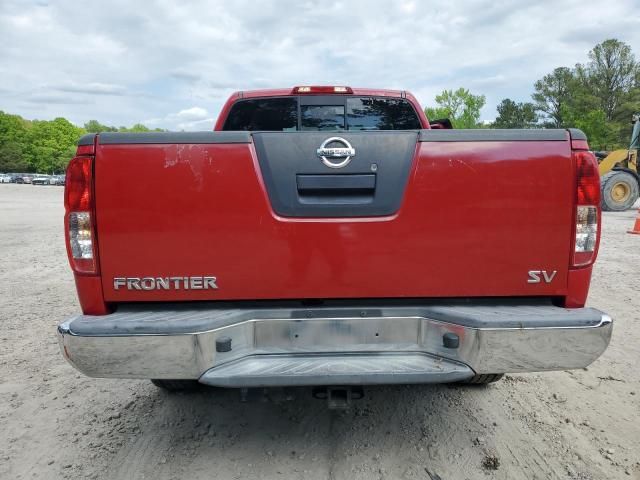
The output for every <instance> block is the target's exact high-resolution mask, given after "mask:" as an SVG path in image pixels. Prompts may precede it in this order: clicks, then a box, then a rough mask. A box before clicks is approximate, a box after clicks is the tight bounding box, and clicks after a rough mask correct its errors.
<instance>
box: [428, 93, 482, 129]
mask: <svg viewBox="0 0 640 480" xmlns="http://www.w3.org/2000/svg"><path fill="white" fill-rule="evenodd" d="M485 103H486V97H485V96H484V95H474V94H472V93H470V92H469V90H467V89H466V88H459V89H457V90H456V91H455V92H454V91H453V90H444V91H443V92H442V93H441V94H440V95H436V104H437V105H438V106H437V107H435V108H429V107H427V108H425V109H424V113H425V114H426V115H427V118H429V119H430V120H437V119H441V118H448V119H449V120H451V123H452V124H453V126H454V127H455V128H479V127H480V124H479V122H480V110H481V109H482V107H484V105H485Z"/></svg>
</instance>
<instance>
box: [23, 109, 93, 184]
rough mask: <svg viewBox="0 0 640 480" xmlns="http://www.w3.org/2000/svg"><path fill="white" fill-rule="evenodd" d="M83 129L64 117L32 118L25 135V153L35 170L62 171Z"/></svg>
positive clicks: (43, 171) (45, 171)
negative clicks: (47, 119)
mask: <svg viewBox="0 0 640 480" xmlns="http://www.w3.org/2000/svg"><path fill="white" fill-rule="evenodd" d="M84 133H86V132H85V130H84V129H83V128H79V127H76V126H75V125H73V124H72V123H71V122H69V121H68V120H67V119H65V118H56V119H55V120H52V121H45V120H34V121H33V122H31V128H30V129H29V132H28V136H27V145H26V148H25V155H26V158H27V161H28V163H29V165H30V166H31V167H32V168H33V169H34V170H35V171H37V172H41V173H53V172H63V171H64V170H65V169H66V166H67V163H68V162H69V160H70V159H71V157H72V156H73V151H72V150H73V147H74V146H75V145H76V142H77V141H78V138H79V137H80V136H81V135H83V134H84Z"/></svg>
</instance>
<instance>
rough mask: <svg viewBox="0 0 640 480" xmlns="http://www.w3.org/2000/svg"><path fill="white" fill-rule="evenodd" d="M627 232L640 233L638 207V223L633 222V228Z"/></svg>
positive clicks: (639, 212) (639, 211)
mask: <svg viewBox="0 0 640 480" xmlns="http://www.w3.org/2000/svg"><path fill="white" fill-rule="evenodd" d="M627 233H633V234H634V235H640V209H638V215H637V216H636V223H634V224H633V228H632V229H631V230H627Z"/></svg>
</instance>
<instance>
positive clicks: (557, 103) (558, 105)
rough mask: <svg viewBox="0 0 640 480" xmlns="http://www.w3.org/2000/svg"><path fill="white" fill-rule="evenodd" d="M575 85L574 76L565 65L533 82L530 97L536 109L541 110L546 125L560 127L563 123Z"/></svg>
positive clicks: (576, 83)
mask: <svg viewBox="0 0 640 480" xmlns="http://www.w3.org/2000/svg"><path fill="white" fill-rule="evenodd" d="M577 85H578V82H577V81H576V76H575V75H574V73H573V71H572V70H571V69H570V68H567V67H559V68H556V69H555V70H554V71H553V72H551V73H550V74H548V75H545V76H544V77H543V78H542V79H540V80H538V81H537V82H536V83H535V84H534V89H535V91H534V93H533V95H532V96H531V97H532V98H533V101H534V102H535V108H536V110H538V111H539V112H542V114H543V116H544V118H545V120H546V122H545V124H546V126H549V127H556V128H560V127H563V126H564V125H565V118H564V113H565V112H566V109H567V108H569V104H570V103H571V95H572V92H574V90H575V88H576V86H577Z"/></svg>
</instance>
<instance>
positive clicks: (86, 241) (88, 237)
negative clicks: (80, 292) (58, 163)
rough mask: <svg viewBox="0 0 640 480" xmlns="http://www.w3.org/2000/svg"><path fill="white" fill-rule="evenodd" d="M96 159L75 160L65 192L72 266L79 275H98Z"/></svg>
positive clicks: (66, 224)
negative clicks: (94, 219)
mask: <svg viewBox="0 0 640 480" xmlns="http://www.w3.org/2000/svg"><path fill="white" fill-rule="evenodd" d="M92 174H93V157H74V158H73V159H72V160H71V162H69V166H68V167H67V176H66V181H65V191H64V206H65V222H64V223H65V228H66V232H65V233H66V239H67V253H68V255H69V263H70V264H71V268H72V269H73V270H74V271H75V272H76V273H83V274H95V273H97V269H96V261H95V242H94V240H95V233H94V226H93V195H92V185H91V179H92Z"/></svg>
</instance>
